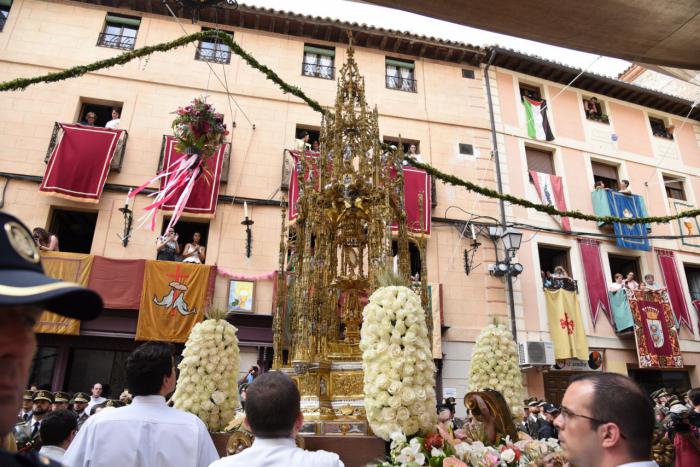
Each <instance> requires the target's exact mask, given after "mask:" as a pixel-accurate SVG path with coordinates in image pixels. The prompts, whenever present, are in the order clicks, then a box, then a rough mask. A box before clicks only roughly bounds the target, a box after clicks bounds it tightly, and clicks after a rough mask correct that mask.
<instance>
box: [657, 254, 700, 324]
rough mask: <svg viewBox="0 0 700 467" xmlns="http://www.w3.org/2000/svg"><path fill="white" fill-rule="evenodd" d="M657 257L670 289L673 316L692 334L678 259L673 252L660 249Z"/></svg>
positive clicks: (669, 295) (667, 287)
mask: <svg viewBox="0 0 700 467" xmlns="http://www.w3.org/2000/svg"><path fill="white" fill-rule="evenodd" d="M656 255H657V257H658V258H659V265H660V266H661V273H662V274H663V276H664V282H665V283H666V289H668V297H669V299H670V301H671V306H672V307H673V314H674V315H675V317H676V320H677V321H678V323H679V324H680V325H681V326H687V328H688V329H690V332H693V325H692V324H691V323H692V321H691V320H690V313H689V312H688V307H687V305H686V302H685V294H684V293H683V286H682V285H681V280H680V277H679V276H678V270H677V269H676V258H675V257H674V256H673V252H672V251H669V250H661V249H659V248H656Z"/></svg>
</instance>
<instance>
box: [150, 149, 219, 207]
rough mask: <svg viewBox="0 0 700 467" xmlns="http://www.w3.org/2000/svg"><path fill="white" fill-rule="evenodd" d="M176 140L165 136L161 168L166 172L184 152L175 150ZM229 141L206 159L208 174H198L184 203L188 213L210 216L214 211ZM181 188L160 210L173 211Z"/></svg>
mask: <svg viewBox="0 0 700 467" xmlns="http://www.w3.org/2000/svg"><path fill="white" fill-rule="evenodd" d="M176 143H177V141H176V140H175V137H173V136H166V137H165V149H164V154H163V170H165V171H166V172H167V171H169V170H172V168H174V167H175V166H176V165H175V164H177V163H178V162H179V161H180V159H182V158H183V157H185V156H184V154H181V153H179V152H177V151H176V150H175V144H176ZM230 146H231V143H224V144H222V145H221V146H219V150H218V151H216V153H214V155H213V156H211V157H210V158H209V159H207V169H208V171H209V174H205V173H203V174H202V175H200V176H199V179H198V180H197V181H196V182H195V184H194V188H193V189H192V193H191V194H190V197H189V199H188V200H187V204H186V205H185V209H184V212H186V213H188V214H196V215H202V216H206V217H211V216H213V215H214V214H215V213H216V201H217V199H218V197H219V185H220V182H221V168H222V166H223V163H224V156H225V155H226V151H228V150H229V147H230ZM167 182H168V177H165V178H164V179H161V184H160V186H161V189H162V188H163V187H164V186H165V185H166V184H167ZM183 189H184V187H183V188H180V189H179V190H177V192H176V194H175V196H173V197H172V198H171V199H170V201H168V202H167V203H165V204H164V205H163V207H162V208H161V210H163V211H173V210H175V204H176V203H177V200H178V199H179V198H180V193H182V190H183Z"/></svg>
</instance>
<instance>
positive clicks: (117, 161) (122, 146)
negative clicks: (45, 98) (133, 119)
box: [44, 122, 129, 172]
mask: <svg viewBox="0 0 700 467" xmlns="http://www.w3.org/2000/svg"><path fill="white" fill-rule="evenodd" d="M96 128H100V127H96ZM60 132H61V124H60V123H59V122H54V124H53V131H52V132H51V139H50V140H49V147H48V149H47V150H46V157H45V158H44V162H45V163H47V164H48V162H49V158H50V157H51V153H52V152H53V150H54V149H56V145H57V144H58V141H59V138H58V135H59V133H60ZM128 138H129V133H128V132H127V131H126V130H123V133H122V136H121V138H119V141H118V142H117V148H116V149H115V150H114V157H112V163H111V164H110V166H109V168H110V170H114V171H115V172H121V170H122V162H123V161H124V151H126V140H127V139H128Z"/></svg>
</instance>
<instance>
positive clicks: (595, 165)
mask: <svg viewBox="0 0 700 467" xmlns="http://www.w3.org/2000/svg"><path fill="white" fill-rule="evenodd" d="M591 168H592V169H593V175H594V176H598V177H604V178H610V179H612V180H617V167H614V166H612V165H607V164H601V163H599V162H591Z"/></svg>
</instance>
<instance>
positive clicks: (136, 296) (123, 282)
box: [88, 256, 146, 310]
mask: <svg viewBox="0 0 700 467" xmlns="http://www.w3.org/2000/svg"><path fill="white" fill-rule="evenodd" d="M145 266H146V260H143V259H114V258H105V257H104V256H95V258H94V259H93V262H92V270H91V271H90V281H89V282H88V287H89V288H91V289H93V290H94V291H96V292H97V293H99V294H100V296H101V297H102V300H103V301H104V304H105V308H113V309H118V310H138V309H139V304H140V303H141V291H142V289H143V270H144V267H145Z"/></svg>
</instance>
